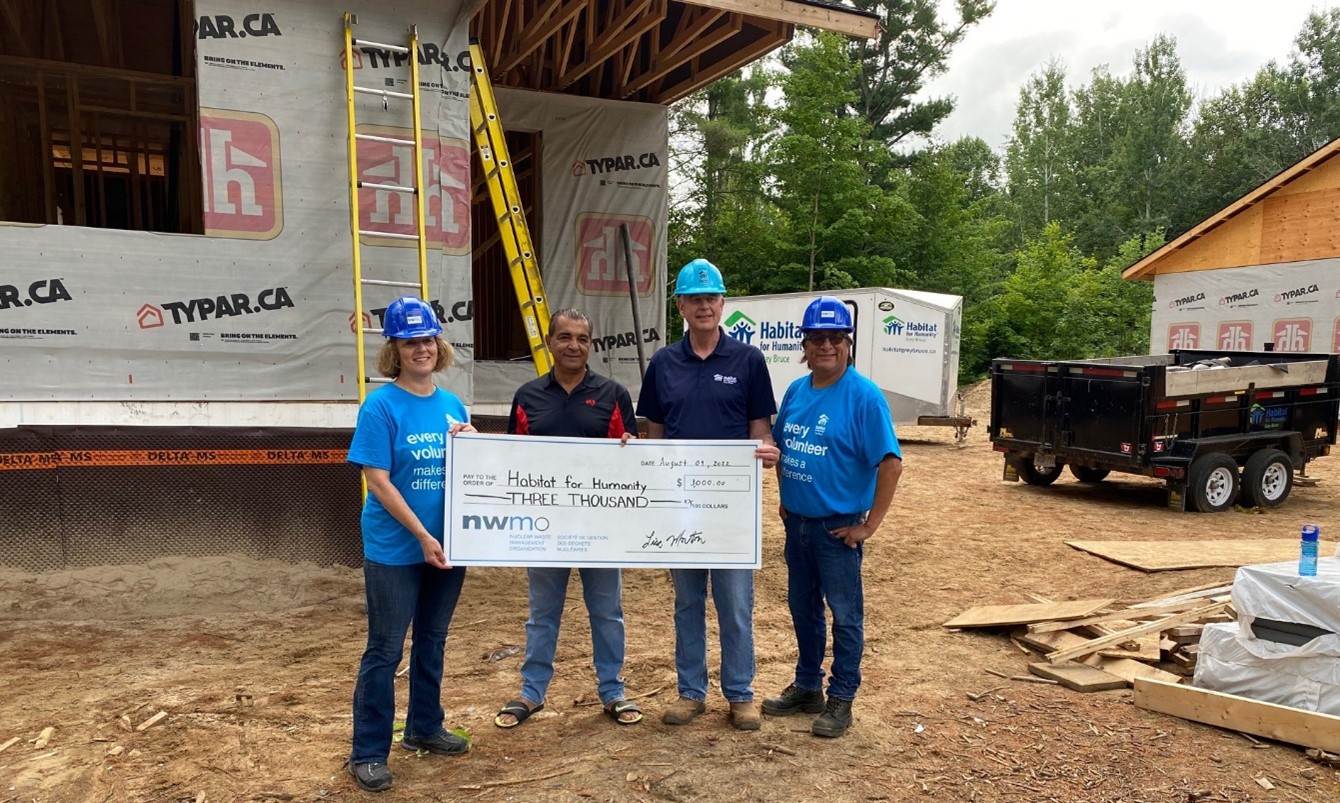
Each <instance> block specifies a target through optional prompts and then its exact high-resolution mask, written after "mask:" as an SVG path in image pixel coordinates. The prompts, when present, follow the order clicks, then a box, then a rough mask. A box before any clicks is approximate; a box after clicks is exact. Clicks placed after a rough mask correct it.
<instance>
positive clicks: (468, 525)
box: [461, 516, 549, 533]
mask: <svg viewBox="0 0 1340 803" xmlns="http://www.w3.org/2000/svg"><path fill="white" fill-rule="evenodd" d="M461 529H462V530H519V531H524V532H532V533H542V532H547V531H548V530H549V519H546V518H545V517H544V516H461Z"/></svg>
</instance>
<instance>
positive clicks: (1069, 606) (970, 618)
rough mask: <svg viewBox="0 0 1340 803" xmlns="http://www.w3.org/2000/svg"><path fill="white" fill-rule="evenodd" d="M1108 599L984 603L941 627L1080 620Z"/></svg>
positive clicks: (998, 625)
mask: <svg viewBox="0 0 1340 803" xmlns="http://www.w3.org/2000/svg"><path fill="white" fill-rule="evenodd" d="M1113 602H1114V600H1110V599H1081V600H1073V601H1070V602H1049V603H1028V604H1025V605H984V606H981V607H978V608H969V609H968V610H966V611H964V612H963V613H960V614H959V615H958V616H955V617H954V618H953V619H950V620H949V621H948V622H945V623H944V627H1004V626H1006V625H1026V624H1029V623H1030V622H1050V621H1052V620H1062V619H1082V618H1084V617H1085V616H1091V615H1093V614H1094V613H1096V612H1098V611H1101V610H1102V609H1103V608H1106V607H1107V606H1109V605H1111V604H1112V603H1113Z"/></svg>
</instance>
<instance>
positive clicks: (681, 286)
mask: <svg viewBox="0 0 1340 803" xmlns="http://www.w3.org/2000/svg"><path fill="white" fill-rule="evenodd" d="M675 295H677V296H709V295H716V296H724V295H726V283H725V282H724V281H722V279H721V271H719V270H717V266H716V265H713V264H712V263H711V262H708V261H707V260H705V259H695V260H693V261H692V262H690V263H689V264H687V265H685V266H684V267H682V268H680V269H679V278H677V279H675Z"/></svg>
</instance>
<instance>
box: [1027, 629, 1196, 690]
mask: <svg viewBox="0 0 1340 803" xmlns="http://www.w3.org/2000/svg"><path fill="white" fill-rule="evenodd" d="M1015 635H1016V636H1017V637H1018V638H1019V640H1020V641H1022V642H1024V643H1025V644H1028V645H1030V646H1033V647H1037V648H1038V649H1040V650H1042V651H1043V652H1052V651H1054V650H1063V649H1066V648H1068V647H1074V646H1075V645H1077V644H1084V643H1086V642H1087V641H1088V639H1086V638H1084V637H1083V636H1079V635H1076V634H1074V633H1068V632H1065V631H1060V632H1056V633H1028V632H1026V631H1019V632H1018V633H1016V634H1015ZM1081 663H1084V664H1088V665H1089V666H1093V667H1097V668H1098V669H1101V670H1103V671H1104V672H1107V673H1108V674H1112V675H1116V676H1117V677H1119V678H1122V679H1123V680H1125V681H1126V682H1127V683H1132V682H1134V680H1135V679H1136V678H1156V679H1158V680H1166V681H1168V682H1169V683H1176V682H1177V680H1178V678H1177V676H1176V675H1174V674H1173V673H1171V672H1165V671H1164V670H1162V669H1159V668H1158V667H1156V666H1149V665H1148V664H1142V663H1140V662H1139V661H1133V660H1131V659H1130V658H1105V657H1103V656H1100V655H1090V656H1089V657H1087V658H1085V659H1084V660H1083V661H1081Z"/></svg>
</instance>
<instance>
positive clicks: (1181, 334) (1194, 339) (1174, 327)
mask: <svg viewBox="0 0 1340 803" xmlns="http://www.w3.org/2000/svg"><path fill="white" fill-rule="evenodd" d="M1196 348H1200V324H1198V323H1173V324H1169V325H1168V350H1169V351H1172V350H1173V349H1196Z"/></svg>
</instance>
